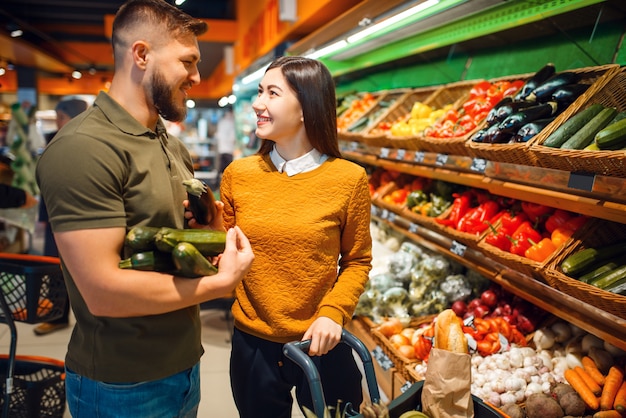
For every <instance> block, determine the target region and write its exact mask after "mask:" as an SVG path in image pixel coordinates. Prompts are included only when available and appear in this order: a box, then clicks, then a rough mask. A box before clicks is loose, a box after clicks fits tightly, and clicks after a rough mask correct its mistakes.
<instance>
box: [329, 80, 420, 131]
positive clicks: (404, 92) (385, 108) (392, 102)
mask: <svg viewBox="0 0 626 418" xmlns="http://www.w3.org/2000/svg"><path fill="white" fill-rule="evenodd" d="M409 94H411V90H410V89H397V90H389V91H386V92H381V97H380V98H379V100H378V102H377V103H376V104H375V105H374V106H372V107H371V108H370V109H369V110H368V111H367V112H365V113H364V114H363V116H361V117H360V118H359V119H358V120H356V121H355V122H354V123H353V124H352V125H351V126H349V127H348V129H345V130H340V131H339V132H338V135H339V137H340V139H343V140H348V141H363V135H364V134H365V133H366V132H368V131H369V130H371V129H372V128H374V127H376V126H378V123H379V122H380V121H381V120H382V119H384V118H385V116H386V115H387V113H389V111H390V110H391V109H393V108H394V107H395V106H396V105H397V104H398V103H400V102H401V101H402V100H404V98H405V97H406V96H408V95H409ZM363 118H368V119H371V122H369V123H368V124H367V125H366V126H362V127H361V129H358V130H356V129H354V128H352V127H353V126H357V125H358V124H359V123H360V121H361V120H362V119H363Z"/></svg>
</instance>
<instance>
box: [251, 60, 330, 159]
mask: <svg viewBox="0 0 626 418" xmlns="http://www.w3.org/2000/svg"><path fill="white" fill-rule="evenodd" d="M272 68H280V70H281V71H282V73H283V76H284V77H285V80H287V83H288V84H289V87H291V89H292V90H293V91H294V92H295V93H296V97H297V98H298V101H299V102H300V106H302V115H303V117H304V129H305V131H306V135H307V137H308V138H309V141H310V142H311V145H313V147H314V148H315V149H317V150H318V151H319V152H321V153H322V154H326V155H328V156H331V157H341V152H340V151H339V144H338V142H337V102H336V98H335V82H334V80H333V78H332V76H331V75H330V71H328V68H326V66H325V65H324V64H322V63H321V62H319V61H316V60H312V59H309V58H304V57H280V58H278V59H276V60H275V61H273V62H272V63H271V64H270V65H269V67H267V70H265V71H266V72H267V71H269V70H271V69H272ZM273 147H274V141H271V140H268V139H263V142H262V143H261V148H259V151H258V153H259V154H269V152H270V151H271V150H272V148H273Z"/></svg>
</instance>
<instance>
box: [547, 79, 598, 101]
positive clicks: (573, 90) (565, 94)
mask: <svg viewBox="0 0 626 418" xmlns="http://www.w3.org/2000/svg"><path fill="white" fill-rule="evenodd" d="M588 88H589V84H582V83H576V84H568V85H565V86H562V87H559V88H557V89H556V90H554V92H552V96H551V98H550V99H551V100H552V101H555V102H557V103H558V104H559V105H565V104H566V105H568V106H569V105H570V104H572V103H573V102H574V100H576V99H578V98H579V97H580V96H581V95H582V94H583V93H584V92H586V91H587V89H588Z"/></svg>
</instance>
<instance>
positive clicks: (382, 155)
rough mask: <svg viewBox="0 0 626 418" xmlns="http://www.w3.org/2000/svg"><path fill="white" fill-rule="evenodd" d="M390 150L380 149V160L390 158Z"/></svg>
mask: <svg viewBox="0 0 626 418" xmlns="http://www.w3.org/2000/svg"><path fill="white" fill-rule="evenodd" d="M389 151H390V149H389V148H381V149H380V158H389Z"/></svg>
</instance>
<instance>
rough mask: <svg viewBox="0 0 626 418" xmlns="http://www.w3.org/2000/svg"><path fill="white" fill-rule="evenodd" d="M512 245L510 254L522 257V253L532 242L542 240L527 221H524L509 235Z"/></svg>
mask: <svg viewBox="0 0 626 418" xmlns="http://www.w3.org/2000/svg"><path fill="white" fill-rule="evenodd" d="M511 239H512V240H513V244H512V245H511V250H510V252H511V254H515V255H519V256H520V257H524V253H525V252H526V250H527V249H528V248H530V246H531V245H532V243H533V242H539V241H541V240H542V239H543V237H542V236H541V234H540V233H539V232H537V230H536V229H534V228H533V226H532V225H531V223H530V222H529V221H524V222H522V224H521V225H520V226H519V227H518V228H517V229H516V230H515V232H513V235H511Z"/></svg>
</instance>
